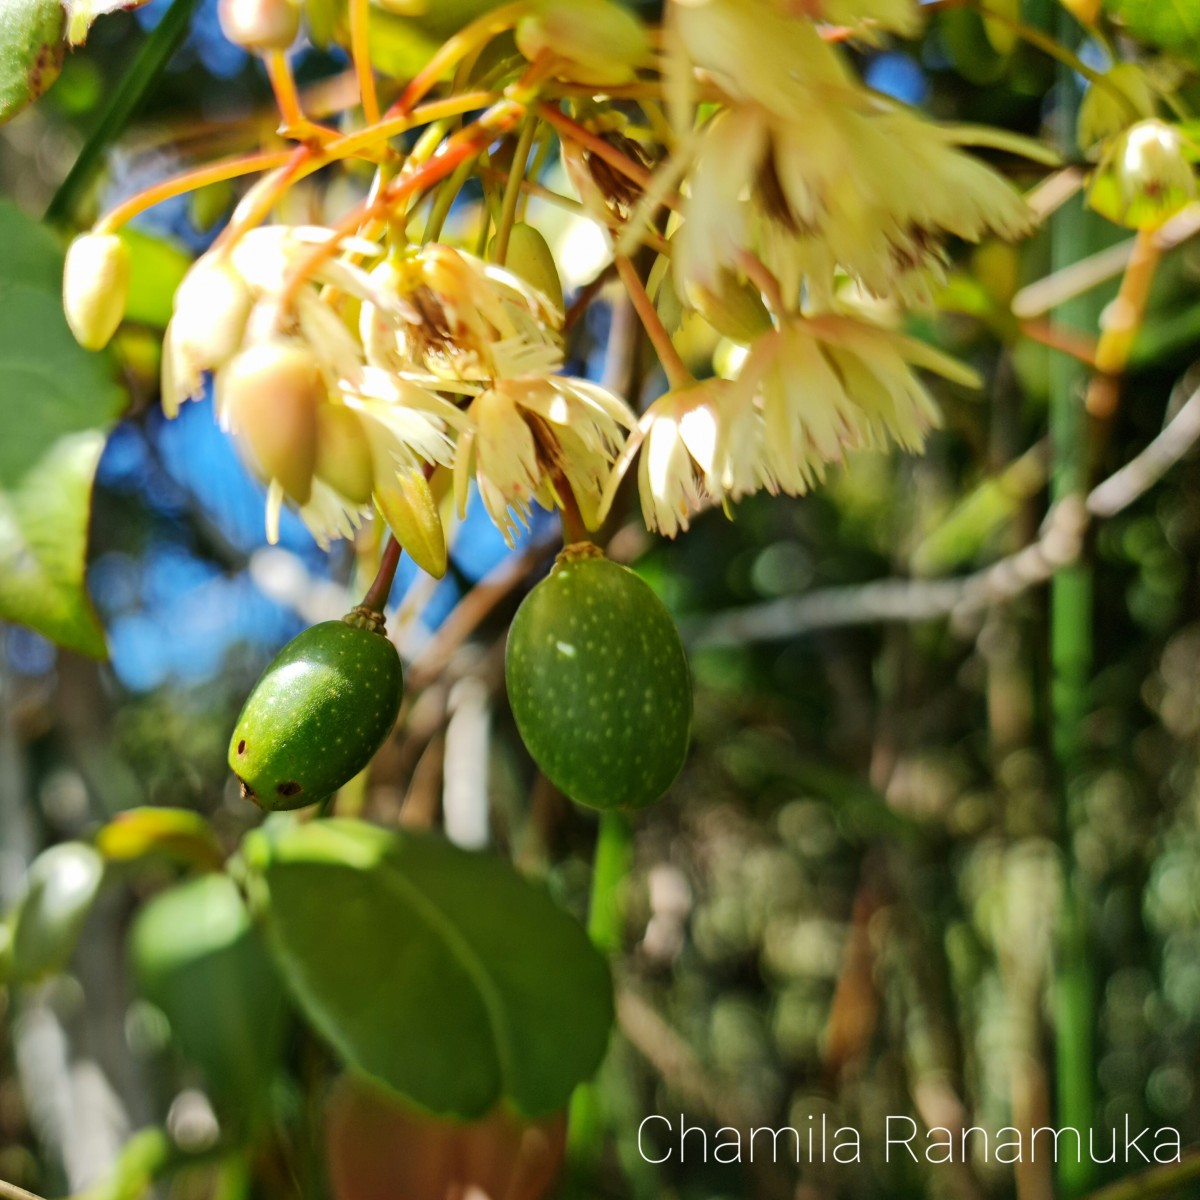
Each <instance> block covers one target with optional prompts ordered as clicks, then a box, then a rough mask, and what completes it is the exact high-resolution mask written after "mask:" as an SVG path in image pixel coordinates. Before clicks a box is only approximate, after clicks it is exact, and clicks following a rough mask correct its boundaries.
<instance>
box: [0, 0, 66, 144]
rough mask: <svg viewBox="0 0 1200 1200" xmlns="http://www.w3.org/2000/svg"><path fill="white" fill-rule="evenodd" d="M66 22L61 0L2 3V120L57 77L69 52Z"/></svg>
mask: <svg viewBox="0 0 1200 1200" xmlns="http://www.w3.org/2000/svg"><path fill="white" fill-rule="evenodd" d="M65 25H66V17H65V15H64V13H63V7H62V4H61V3H60V0H4V2H3V3H0V123H2V122H4V121H7V120H8V119H9V117H12V116H15V115H16V114H17V113H18V112H20V111H21V109H23V108H24V107H25V106H26V105H27V104H29V103H31V102H32V101H34V100H36V99H37V98H38V97H39V96H40V95H41V94H42V93H43V92H44V91H46V89H47V88H48V87H49V86H50V85H51V84H52V83H53V82H54V81H55V80H56V79H57V78H58V73H59V71H60V70H61V69H62V62H63V54H64V53H65V51H66V42H65V41H64V40H63V34H64V31H65Z"/></svg>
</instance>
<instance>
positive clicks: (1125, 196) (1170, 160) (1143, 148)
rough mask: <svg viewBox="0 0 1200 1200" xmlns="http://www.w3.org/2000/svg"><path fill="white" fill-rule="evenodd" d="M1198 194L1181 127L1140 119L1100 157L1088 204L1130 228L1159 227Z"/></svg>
mask: <svg viewBox="0 0 1200 1200" xmlns="http://www.w3.org/2000/svg"><path fill="white" fill-rule="evenodd" d="M1195 196H1196V179H1195V176H1194V175H1193V174H1192V165H1191V163H1190V162H1188V159H1187V155H1186V154H1185V153H1184V148H1183V139H1182V137H1181V136H1180V134H1179V131H1178V130H1177V129H1176V128H1175V127H1174V126H1172V125H1168V124H1166V123H1165V122H1163V121H1141V122H1139V123H1138V124H1137V125H1134V126H1133V127H1132V128H1131V129H1129V130H1127V131H1126V132H1125V133H1124V134H1122V135H1121V137H1119V138H1117V139H1116V140H1115V141H1114V142H1113V144H1112V146H1111V147H1110V148H1109V149H1108V151H1107V152H1106V153H1105V155H1104V157H1103V158H1102V159H1101V160H1100V165H1099V167H1097V169H1096V174H1095V177H1094V178H1093V179H1092V185H1091V188H1090V189H1089V190H1088V204H1089V205H1091V207H1092V208H1094V209H1095V210H1096V211H1097V212H1098V213H1100V215H1101V216H1103V217H1107V218H1108V219H1109V220H1110V221H1113V222H1115V223H1116V224H1118V225H1124V226H1125V227H1126V228H1127V229H1158V228H1159V227H1160V226H1162V225H1164V224H1165V223H1166V222H1167V221H1169V220H1170V219H1171V218H1172V217H1173V216H1174V215H1175V214H1176V213H1177V212H1179V210H1180V209H1181V208H1183V207H1184V205H1186V204H1188V203H1189V202H1190V201H1192V200H1193V199H1195Z"/></svg>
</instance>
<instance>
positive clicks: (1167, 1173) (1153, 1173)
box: [1087, 1150, 1200, 1200]
mask: <svg viewBox="0 0 1200 1200" xmlns="http://www.w3.org/2000/svg"><path fill="white" fill-rule="evenodd" d="M1197 1178H1200V1150H1190V1151H1189V1152H1188V1153H1187V1154H1185V1155H1183V1156H1182V1157H1181V1158H1180V1160H1179V1161H1178V1162H1173V1163H1165V1164H1164V1165H1163V1166H1161V1167H1151V1168H1150V1169H1149V1170H1148V1171H1140V1172H1139V1173H1138V1174H1137V1175H1133V1176H1131V1177H1130V1178H1128V1179H1122V1180H1120V1181H1119V1182H1117V1183H1110V1184H1109V1185H1108V1186H1107V1187H1102V1188H1101V1189H1100V1190H1099V1191H1097V1192H1092V1193H1091V1195H1089V1196H1088V1198H1087V1200H1150V1198H1151V1197H1152V1196H1161V1195H1162V1194H1163V1193H1164V1192H1173V1191H1175V1189H1176V1188H1180V1187H1182V1186H1183V1185H1184V1184H1185V1183H1191V1182H1192V1180H1193V1179H1197Z"/></svg>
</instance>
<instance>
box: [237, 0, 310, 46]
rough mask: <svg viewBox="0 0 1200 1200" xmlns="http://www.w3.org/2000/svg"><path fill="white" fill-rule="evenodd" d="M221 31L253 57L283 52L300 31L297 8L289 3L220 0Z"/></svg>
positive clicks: (277, 0)
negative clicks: (273, 51) (253, 54)
mask: <svg viewBox="0 0 1200 1200" xmlns="http://www.w3.org/2000/svg"><path fill="white" fill-rule="evenodd" d="M217 17H218V19H219V20H220V22H221V32H222V33H223V34H224V35H225V36H226V37H227V38H228V39H229V40H230V41H231V42H233V43H234V45H236V46H241V47H242V49H243V50H250V51H252V52H253V53H255V54H266V53H269V52H270V51H272V50H286V49H287V48H288V47H289V46H290V45H291V44H292V43H293V42H294V41H295V40H296V35H297V34H298V33H299V32H300V7H299V5H297V4H294V3H293V2H292V0H220V4H218V6H217Z"/></svg>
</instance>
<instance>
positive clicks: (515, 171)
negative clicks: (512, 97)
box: [491, 117, 538, 266]
mask: <svg viewBox="0 0 1200 1200" xmlns="http://www.w3.org/2000/svg"><path fill="white" fill-rule="evenodd" d="M537 124H538V123H537V120H536V119H535V118H534V117H526V118H525V123H524V124H523V125H522V126H521V135H520V137H518V138H517V147H516V149H515V150H514V151H513V160H512V169H511V170H510V171H509V173H508V181H507V183H506V184H505V186H504V201H503V203H502V204H501V206H500V219H499V220H498V221H497V222H496V237H495V239H494V240H493V242H492V253H491V259H492V261H493V262H496V263H499V264H500V265H501V266H504V262H505V260H506V259H507V258H508V238H509V235H510V234H511V233H512V227H513V223H514V222H515V221H516V219H517V201H518V200H520V198H521V183H522V181H523V180H524V179H525V168H526V167H527V166H528V165H529V151H530V150H531V149H532V147H533V135H534V134H535V133H536V132H537Z"/></svg>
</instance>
